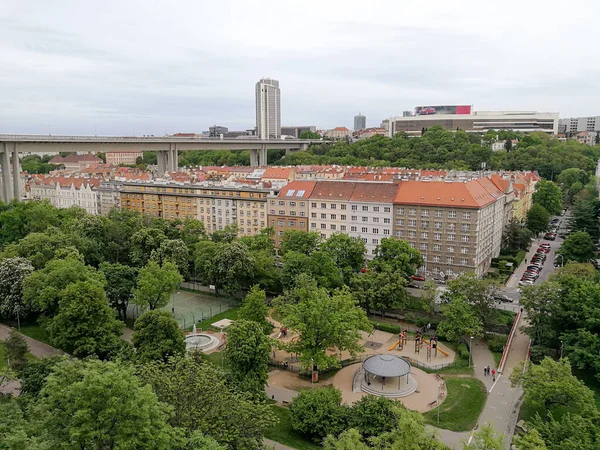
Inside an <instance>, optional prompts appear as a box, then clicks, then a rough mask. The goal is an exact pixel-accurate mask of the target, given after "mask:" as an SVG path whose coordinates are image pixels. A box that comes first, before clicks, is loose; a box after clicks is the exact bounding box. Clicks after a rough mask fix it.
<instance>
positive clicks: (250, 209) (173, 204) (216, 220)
mask: <svg viewBox="0 0 600 450" xmlns="http://www.w3.org/2000/svg"><path fill="white" fill-rule="evenodd" d="M274 192H275V191H274V190H272V189H270V188H265V187H263V186H262V185H258V186H238V185H233V186H224V185H212V184H199V185H191V184H183V183H168V182H164V183H158V182H156V181H155V182H153V183H152V184H150V183H136V182H125V183H123V188H122V189H121V208H124V209H131V210H135V211H139V212H140V213H142V214H144V215H149V216H153V217H162V218H165V219H171V220H176V219H179V220H184V219H186V218H190V219H197V220H200V221H202V222H203V223H204V226H205V227H206V230H207V231H209V232H213V231H217V230H222V229H223V228H224V227H225V226H227V225H231V224H234V223H235V224H237V225H238V227H239V235H241V236H248V235H253V234H257V233H258V232H259V231H260V230H262V229H263V228H266V227H267V214H266V211H267V207H266V203H267V195H269V194H272V193H274Z"/></svg>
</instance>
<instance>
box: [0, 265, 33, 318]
mask: <svg viewBox="0 0 600 450" xmlns="http://www.w3.org/2000/svg"><path fill="white" fill-rule="evenodd" d="M32 272H33V266H32V265H31V263H30V262H29V261H28V260H27V259H25V258H21V257H19V256H16V257H14V258H5V259H2V260H0V312H1V313H2V314H3V315H4V316H5V317H11V318H12V317H14V318H16V319H17V321H19V326H20V318H21V317H23V316H25V315H27V314H28V313H29V312H30V311H31V305H30V304H29V303H28V302H24V301H23V281H24V280H25V278H27V276H28V275H29V274H31V273H32Z"/></svg>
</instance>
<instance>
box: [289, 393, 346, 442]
mask: <svg viewBox="0 0 600 450" xmlns="http://www.w3.org/2000/svg"><path fill="white" fill-rule="evenodd" d="M289 409H290V423H291V425H292V428H293V429H294V430H296V431H298V432H299V433H302V434H303V435H304V436H306V437H308V438H309V439H312V440H313V441H314V442H321V441H322V440H323V439H324V438H325V436H327V435H328V434H331V435H334V436H337V435H338V434H339V433H341V432H342V431H343V430H344V429H345V428H346V423H347V416H348V408H347V407H345V406H343V405H342V393H341V392H340V391H339V390H338V389H335V388H332V387H324V388H319V389H310V390H305V391H301V392H300V394H298V395H297V396H296V397H294V399H293V400H292V403H291V404H290V408H289Z"/></svg>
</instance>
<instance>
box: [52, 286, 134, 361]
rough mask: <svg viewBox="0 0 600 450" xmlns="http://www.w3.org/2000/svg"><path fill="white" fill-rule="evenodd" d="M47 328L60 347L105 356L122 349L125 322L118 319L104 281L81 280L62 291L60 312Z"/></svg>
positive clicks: (82, 354) (74, 353)
mask: <svg viewBox="0 0 600 450" xmlns="http://www.w3.org/2000/svg"><path fill="white" fill-rule="evenodd" d="M47 329H48V332H49V333H50V337H51V339H52V342H53V344H54V345H56V346H57V347H59V348H62V349H64V350H67V351H68V352H70V353H73V355H75V356H80V357H85V356H89V355H97V356H98V357H99V358H101V359H104V358H107V357H110V356H111V355H112V354H114V353H115V352H116V351H117V350H118V349H119V345H120V344H121V339H120V338H121V331H122V330H123V324H122V323H121V322H119V321H118V320H117V319H115V317H114V313H113V311H112V310H111V309H110V306H108V301H107V300H106V295H105V294H104V289H103V287H102V285H101V284H100V283H98V282H94V281H78V282H76V283H71V284H69V285H68V286H67V287H66V288H65V289H64V290H63V291H62V292H61V294H60V301H59V306H58V313H57V314H56V316H54V318H53V319H52V320H51V322H50V324H49V325H48V326H47Z"/></svg>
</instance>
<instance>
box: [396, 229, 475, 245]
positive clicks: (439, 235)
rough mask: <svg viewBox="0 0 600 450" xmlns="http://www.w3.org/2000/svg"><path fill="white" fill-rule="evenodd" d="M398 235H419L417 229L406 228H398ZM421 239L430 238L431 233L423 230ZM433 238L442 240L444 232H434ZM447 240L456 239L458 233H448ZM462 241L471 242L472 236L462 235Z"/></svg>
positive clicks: (413, 236)
mask: <svg viewBox="0 0 600 450" xmlns="http://www.w3.org/2000/svg"><path fill="white" fill-rule="evenodd" d="M396 237H399V238H403V237H409V238H416V237H417V232H416V231H409V232H408V233H407V232H405V231H404V230H397V231H396ZM421 239H429V233H428V232H422V233H421ZM433 240H434V241H441V240H442V233H433ZM446 240H447V241H456V233H448V234H446ZM460 241H461V242H471V236H470V235H468V234H463V235H462V236H461V237H460Z"/></svg>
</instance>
